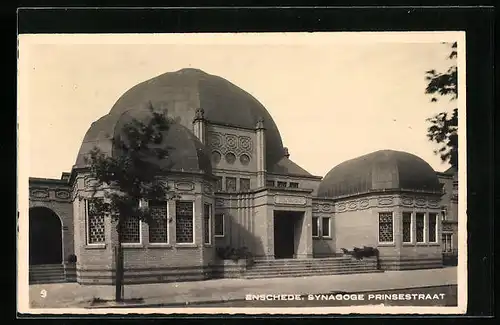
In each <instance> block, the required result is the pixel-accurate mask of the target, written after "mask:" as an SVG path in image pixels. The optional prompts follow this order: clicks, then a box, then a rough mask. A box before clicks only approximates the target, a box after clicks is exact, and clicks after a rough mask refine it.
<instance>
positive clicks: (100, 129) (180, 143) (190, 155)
mask: <svg viewBox="0 0 500 325" xmlns="http://www.w3.org/2000/svg"><path fill="white" fill-rule="evenodd" d="M151 116H152V115H151V113H150V111H149V109H146V108H141V109H136V110H130V111H126V112H123V113H122V114H116V115H109V114H108V115H106V116H104V117H102V118H101V119H99V120H98V121H97V122H94V123H93V124H92V126H91V127H90V129H89V130H88V131H87V134H86V135H85V140H84V141H83V143H82V146H81V148H80V152H79V154H78V157H77V161H76V165H77V167H83V166H85V165H86V162H85V157H86V156H87V154H88V152H89V151H90V150H92V148H94V146H97V147H98V148H100V149H101V150H102V151H103V152H104V153H105V154H107V155H110V156H114V157H116V156H118V155H119V148H117V147H116V146H114V145H113V141H112V139H113V138H115V137H117V136H118V137H119V136H120V135H121V134H120V133H121V132H122V131H123V127H124V126H125V125H126V124H127V123H129V122H130V121H132V119H134V118H135V119H137V120H139V121H142V122H144V123H147V122H148V119H150V118H151ZM151 146H152V147H153V145H151ZM158 146H159V147H161V148H164V149H167V150H168V157H167V158H165V159H159V158H157V157H153V156H152V157H149V158H148V161H149V162H150V163H154V164H155V165H156V166H158V167H159V168H162V169H168V170H170V171H184V172H204V173H208V174H211V173H212V166H211V162H210V155H209V153H208V152H207V150H206V147H205V146H204V145H203V144H202V143H201V142H200V141H199V140H198V138H197V137H196V136H195V135H194V134H193V133H192V132H191V131H190V130H189V129H187V128H186V127H185V126H183V125H181V124H179V123H171V124H170V125H169V129H168V130H167V131H164V132H163V141H162V142H161V143H160V144H158Z"/></svg>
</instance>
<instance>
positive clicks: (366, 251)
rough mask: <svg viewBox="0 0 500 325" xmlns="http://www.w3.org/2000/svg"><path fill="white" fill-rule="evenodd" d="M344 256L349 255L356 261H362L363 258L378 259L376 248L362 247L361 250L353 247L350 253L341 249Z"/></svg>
mask: <svg viewBox="0 0 500 325" xmlns="http://www.w3.org/2000/svg"><path fill="white" fill-rule="evenodd" d="M341 250H342V252H343V253H344V254H345V255H351V256H352V257H354V258H355V259H357V260H362V259H363V258H365V257H378V256H379V251H378V249H377V248H373V247H367V246H363V248H358V247H354V248H353V250H352V251H349V250H347V249H345V248H341Z"/></svg>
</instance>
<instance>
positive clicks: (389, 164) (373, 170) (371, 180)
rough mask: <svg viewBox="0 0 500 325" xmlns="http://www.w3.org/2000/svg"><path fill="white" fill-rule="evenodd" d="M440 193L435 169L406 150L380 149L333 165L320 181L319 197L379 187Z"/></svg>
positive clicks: (376, 189) (379, 188)
mask: <svg viewBox="0 0 500 325" xmlns="http://www.w3.org/2000/svg"><path fill="white" fill-rule="evenodd" d="M396 189H399V190H410V191H419V192H440V191H441V189H440V185H439V180H438V178H437V175H436V172H435V171H434V169H433V168H432V167H431V166H430V165H429V164H428V163H427V162H425V161H424V160H423V159H421V158H419V157H417V156H415V155H412V154H410V153H407V152H402V151H394V150H380V151H376V152H372V153H370V154H367V155H364V156H361V157H358V158H354V159H351V160H348V161H345V162H343V163H341V164H340V165H337V166H336V167H334V168H333V169H332V170H330V172H328V174H326V176H325V177H324V178H323V180H322V181H321V184H320V186H319V189H318V196H319V197H340V196H348V195H354V194H358V193H365V192H370V191H382V190H396Z"/></svg>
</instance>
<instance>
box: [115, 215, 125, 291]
mask: <svg viewBox="0 0 500 325" xmlns="http://www.w3.org/2000/svg"><path fill="white" fill-rule="evenodd" d="M117 232H118V242H117V245H116V247H115V261H116V268H115V269H116V274H115V300H116V301H122V300H123V248H122V222H121V220H118V225H117Z"/></svg>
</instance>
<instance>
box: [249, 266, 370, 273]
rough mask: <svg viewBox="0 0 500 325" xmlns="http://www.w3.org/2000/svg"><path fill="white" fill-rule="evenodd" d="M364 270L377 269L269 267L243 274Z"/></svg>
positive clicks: (356, 267) (362, 267)
mask: <svg viewBox="0 0 500 325" xmlns="http://www.w3.org/2000/svg"><path fill="white" fill-rule="evenodd" d="M365 269H370V270H376V269H377V268H376V267H375V266H372V265H359V266H355V267H352V266H348V267H347V266H323V267H320V266H318V267H315V268H301V267H296V268H279V267H269V268H257V269H256V268H249V269H247V271H246V272H245V274H252V273H274V272H309V273H310V272H317V271H344V270H352V271H357V270H365Z"/></svg>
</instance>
